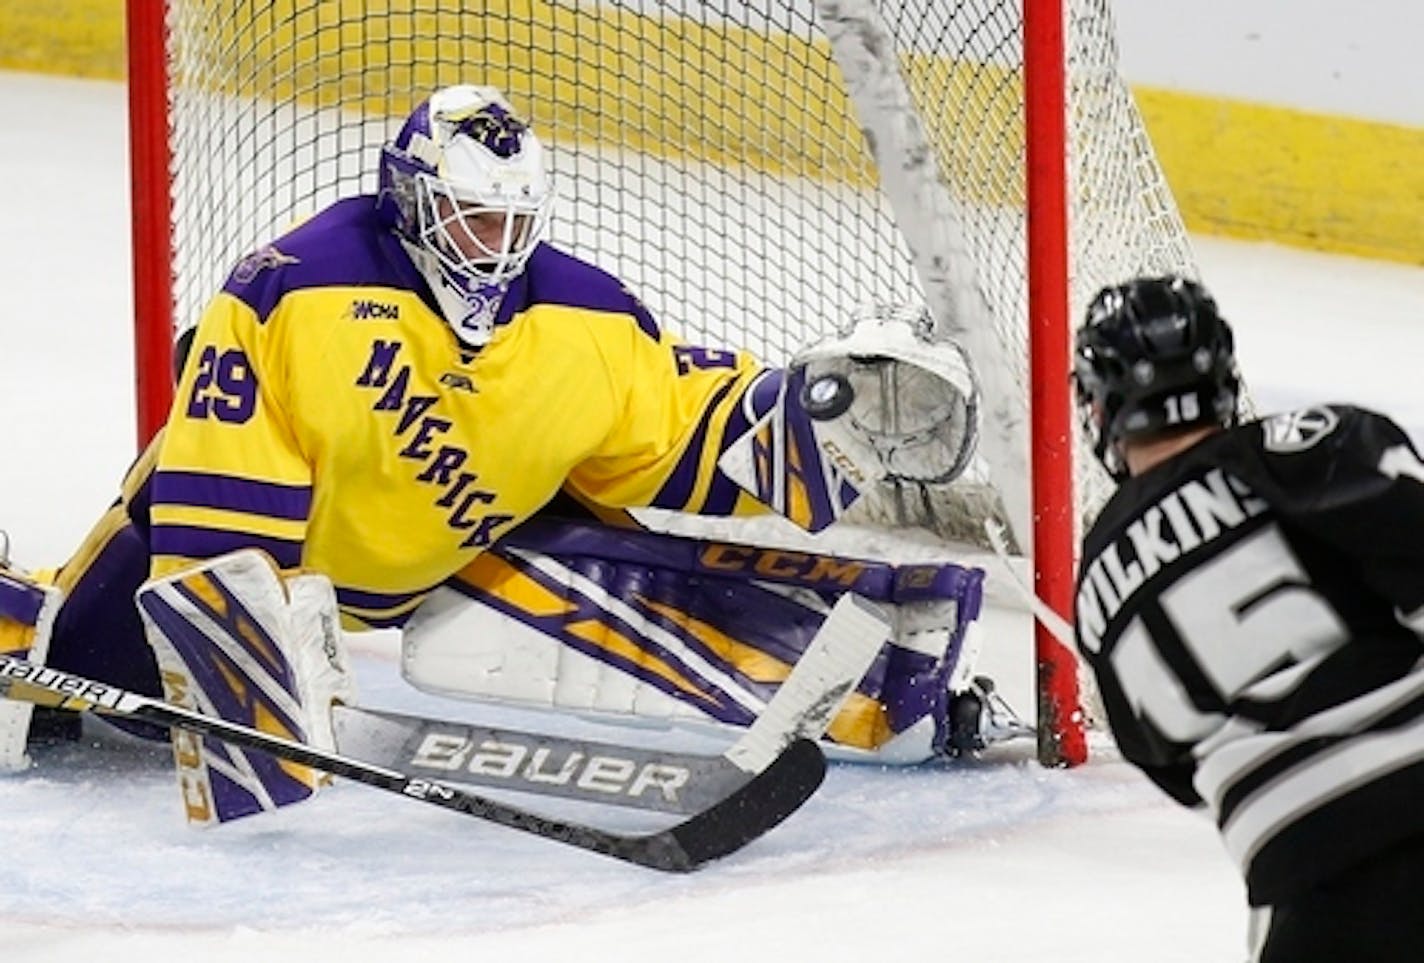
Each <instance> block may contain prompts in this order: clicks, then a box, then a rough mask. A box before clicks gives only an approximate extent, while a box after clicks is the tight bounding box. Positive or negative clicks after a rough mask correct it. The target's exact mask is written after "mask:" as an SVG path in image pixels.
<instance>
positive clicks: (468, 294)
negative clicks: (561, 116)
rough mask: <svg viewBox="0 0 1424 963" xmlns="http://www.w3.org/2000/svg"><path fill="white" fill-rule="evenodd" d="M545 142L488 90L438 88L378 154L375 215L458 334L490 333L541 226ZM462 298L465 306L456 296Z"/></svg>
mask: <svg viewBox="0 0 1424 963" xmlns="http://www.w3.org/2000/svg"><path fill="white" fill-rule="evenodd" d="M553 197H554V194H553V189H552V186H551V182H550V178H549V173H548V171H547V170H546V168H545V163H544V148H543V145H541V144H540V143H539V139H538V138H537V137H535V136H534V134H533V132H532V131H530V129H529V127H528V125H527V124H526V123H525V122H524V121H523V120H522V119H520V117H519V116H518V115H517V114H515V112H514V109H513V108H512V107H510V105H509V103H508V102H507V101H505V99H504V98H503V97H502V96H501V95H500V93H499V92H498V91H497V90H495V89H494V88H493V87H477V86H472V85H468V84H465V85H460V86H454V87H445V88H442V89H440V90H437V91H436V92H435V93H434V94H432V95H431V96H430V99H429V100H427V101H425V102H424V103H422V104H420V105H419V106H418V107H416V108H415V110H414V111H413V112H412V113H411V115H410V117H409V118H407V120H406V122H405V124H404V125H403V126H402V127H401V129H400V133H398V134H397V135H396V137H395V140H393V141H391V142H390V143H389V144H387V145H386V146H385V147H384V148H383V149H382V151H381V162H380V195H379V199H378V201H377V205H378V207H377V209H378V211H379V212H380V215H381V217H382V218H383V219H384V220H385V221H386V223H387V224H389V225H390V226H391V228H392V229H393V230H394V231H395V232H396V234H397V235H399V236H400V237H401V239H402V240H404V241H405V242H406V244H407V246H408V248H409V249H411V250H412V252H413V254H415V255H416V262H417V265H418V266H419V267H421V268H422V270H423V271H425V273H426V274H427V277H428V278H429V277H430V275H431V273H432V270H433V271H435V272H438V277H436V278H431V281H432V285H431V286H432V288H433V289H434V290H435V293H436V295H437V297H440V296H441V295H442V294H446V295H448V293H449V292H446V291H445V290H444V285H442V284H441V283H439V282H440V281H441V280H443V281H444V283H445V284H446V285H449V287H450V288H452V289H453V291H454V292H455V294H457V295H458V301H457V302H456V303H454V304H452V303H450V301H449V300H448V298H447V297H441V298H440V300H441V306H442V308H443V309H444V311H445V315H446V317H447V318H448V319H449V320H450V322H451V325H452V326H453V327H454V328H455V332H456V334H457V335H459V336H460V338H461V339H462V340H464V341H466V342H468V343H472V344H482V343H484V342H485V341H486V340H488V336H489V327H490V324H491V317H492V314H493V312H492V311H491V310H490V309H489V306H490V305H495V306H497V304H498V301H499V298H500V296H501V295H502V293H503V290H504V288H505V287H507V285H508V283H509V281H510V280H511V279H513V278H514V277H516V276H517V275H518V274H519V273H520V272H521V271H522V270H523V269H524V265H525V263H526V262H527V261H528V260H529V256H530V255H531V254H533V253H534V249H535V247H536V246H537V245H538V243H539V241H540V239H541V238H542V237H543V235H544V232H545V229H546V228H547V226H548V219H549V209H550V207H551V205H552V203H553ZM460 302H463V303H460Z"/></svg>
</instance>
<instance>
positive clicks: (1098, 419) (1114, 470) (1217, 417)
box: [1073, 274, 1240, 479]
mask: <svg viewBox="0 0 1424 963" xmlns="http://www.w3.org/2000/svg"><path fill="white" fill-rule="evenodd" d="M1073 381H1074V383H1075V385H1076V386H1077V394H1078V416H1079V419H1080V420H1081V421H1082V424H1083V428H1084V430H1085V431H1087V433H1088V437H1089V438H1090V439H1091V440H1092V442H1093V451H1094V453H1095V454H1096V455H1097V456H1098V460H1099V461H1101V462H1102V463H1103V465H1104V467H1106V468H1107V470H1108V472H1109V473H1110V474H1111V475H1112V476H1113V477H1114V478H1117V479H1121V478H1122V477H1124V476H1125V475H1126V474H1127V466H1126V465H1125V464H1124V463H1123V459H1122V454H1121V452H1120V450H1119V443H1120V442H1121V441H1122V440H1123V439H1127V438H1146V437H1151V436H1154V435H1161V434H1165V433H1169V432H1172V431H1175V430H1176V429H1178V428H1186V427H1191V426H1195V425H1202V424H1215V425H1230V424H1233V423H1234V422H1235V420H1236V399H1237V395H1238V393H1239V391H1240V379H1239V378H1238V377H1237V374H1236V358H1235V354H1234V351H1233V338H1232V335H1231V327H1230V325H1228V324H1227V323H1226V320H1225V319H1224V318H1222V317H1221V315H1220V314H1218V313H1217V309H1216V301H1215V300H1214V299H1213V298H1212V296H1211V295H1210V294H1209V293H1208V292H1207V290H1206V289H1205V288H1204V287H1202V286H1201V285H1200V284H1198V283H1197V282H1195V281H1192V280H1189V279H1187V278H1184V277H1180V276H1178V275H1170V274H1169V275H1165V276H1162V277H1139V278H1134V279H1133V280H1131V281H1128V282H1127V283H1126V284H1118V285H1112V286H1109V287H1106V288H1103V289H1102V290H1101V291H1099V292H1098V294H1097V296H1096V297H1094V298H1093V302H1092V304H1090V305H1089V306H1088V311H1087V317H1086V319H1085V320H1084V322H1083V326H1082V327H1081V328H1079V329H1078V335H1077V339H1076V342H1075V345H1074V358H1073Z"/></svg>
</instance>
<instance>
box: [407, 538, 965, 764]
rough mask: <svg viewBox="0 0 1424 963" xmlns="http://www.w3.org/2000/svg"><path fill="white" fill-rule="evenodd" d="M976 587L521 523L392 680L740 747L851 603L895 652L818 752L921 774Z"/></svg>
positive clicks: (909, 572)
mask: <svg viewBox="0 0 1424 963" xmlns="http://www.w3.org/2000/svg"><path fill="white" fill-rule="evenodd" d="M982 578H983V572H982V571H981V570H979V569H975V568H965V567H961V566H956V565H953V564H949V563H935V564H927V565H909V566H893V565H887V564H884V563H879V562H873V561H868V560H861V559H851V558H838V557H831V556H822V555H816V554H813V553H806V552H799V551H787V550H776V549H767V548H759V547H755V546H748V545H738V544H732V543H724V542H710V541H701V540H697V539H690V538H679V537H676V536H670V535H659V534H653V533H649V532H629V531H623V530H617V531H615V530H612V529H605V528H601V527H600V526H596V525H585V524H564V525H562V526H556V525H553V524H550V523H547V522H544V523H533V522H531V523H526V524H525V525H524V526H521V528H520V529H519V531H518V532H515V533H512V534H511V535H510V536H508V537H506V538H505V539H504V540H502V541H501V543H500V544H499V545H497V546H495V547H494V548H493V549H492V550H490V551H489V552H486V553H485V554H484V555H482V556H480V557H479V558H477V559H476V560H475V562H474V563H473V564H472V565H471V566H470V567H469V568H467V569H466V570H465V571H464V572H462V573H461V574H460V575H459V576H457V577H456V578H455V579H452V580H451V582H450V583H449V586H448V587H446V588H442V589H441V590H439V591H437V592H436V593H434V594H433V595H432V597H431V598H430V599H429V600H428V601H426V602H425V603H423V604H422V605H421V606H420V608H419V609H417V610H416V612H415V614H414V616H413V617H412V619H411V620H410V621H409V622H408V623H407V624H406V626H405V632H404V635H403V649H402V670H403V672H404V674H405V677H406V679H407V680H408V681H409V682H411V683H412V684H413V685H415V686H416V687H417V688H420V689H423V690H425V691H427V692H432V693H435V694H438V695H445V696H450V697H454V698H461V699H476V700H486V701H498V702H507V703H514V704H522V705H526V706H533V707H540V708H545V709H551V710H556V711H562V712H569V713H576V714H585V713H586V714H591V715H594V716H596V717H597V718H599V719H601V720H603V721H609V722H620V721H621V722H625V723H631V724H637V723H639V722H640V721H641V722H642V724H645V725H646V724H650V723H654V722H662V723H673V724H674V725H675V726H677V727H679V728H686V729H687V730H689V731H690V732H692V733H694V734H696V733H697V732H698V731H699V730H716V731H717V732H718V734H720V735H727V734H735V733H736V732H737V731H738V730H740V729H741V728H743V727H746V726H748V725H750V724H751V722H752V721H754V720H755V719H756V718H757V715H758V713H759V712H760V710H761V708H762V707H763V706H764V705H765V704H766V702H767V701H769V700H770V699H771V697H772V696H773V695H774V694H775V692H776V691H777V689H778V687H779V684H780V682H781V680H783V679H784V678H786V677H787V675H788V674H789V673H790V671H791V668H792V666H793V665H794V664H795V663H796V661H797V659H798V658H799V656H800V653H801V652H802V651H803V650H804V649H805V647H806V645H807V644H808V642H809V641H810V639H811V638H813V637H814V635H815V633H816V631H817V630H818V629H819V627H820V625H821V623H822V621H823V620H824V618H825V614H826V612H827V611H828V610H829V608H830V601H833V600H834V599H835V598H838V597H839V595H841V594H843V593H844V592H846V591H853V592H856V593H857V594H859V595H861V596H863V597H865V598H869V599H872V600H873V601H875V602H877V603H879V604H880V605H881V606H882V607H884V608H886V609H887V610H888V611H889V612H890V614H891V618H892V620H893V624H894V630H895V635H894V637H893V639H892V640H891V643H890V644H888V645H886V646H885V647H884V649H883V650H882V651H881V653H880V654H879V655H878V656H877V657H876V658H875V661H874V662H873V664H872V665H871V667H870V669H869V671H868V672H867V673H866V675H865V677H864V678H863V679H862V680H861V682H860V684H859V686H858V687H857V691H856V692H855V693H854V694H853V695H852V696H851V697H850V699H849V700H848V701H847V703H846V704H845V706H844V707H842V709H841V711H840V713H839V714H838V715H837V716H836V717H835V719H834V720H833V721H832V722H831V724H830V727H829V729H828V731H827V740H826V745H827V748H828V749H830V750H837V751H838V752H839V754H840V755H841V756H843V757H846V758H867V759H874V760H875V761H878V762H896V763H899V762H919V761H922V760H924V759H927V758H930V757H932V756H934V755H937V754H940V753H942V752H944V751H945V750H946V748H947V746H948V734H949V731H950V725H951V719H950V717H949V704H950V692H949V687H950V686H951V685H952V684H964V683H963V682H962V681H961V680H963V679H964V678H965V676H966V675H967V667H966V666H965V665H964V661H965V658H964V657H965V652H964V651H963V650H964V642H965V630H966V629H967V627H968V626H969V624H970V623H971V622H972V621H973V619H974V618H975V617H976V616H977V615H978V612H979V598H980V591H981V586H982ZM828 600H829V601H828ZM957 669H959V670H960V671H956V670H957Z"/></svg>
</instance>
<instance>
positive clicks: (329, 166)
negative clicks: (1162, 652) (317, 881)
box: [128, 0, 1194, 764]
mask: <svg viewBox="0 0 1424 963" xmlns="http://www.w3.org/2000/svg"><path fill="white" fill-rule="evenodd" d="M128 7H129V44H130V116H131V121H130V133H131V149H132V164H133V185H134V186H133V210H134V227H133V249H134V283H135V304H136V320H135V332H136V338H137V341H138V344H137V353H138V357H139V358H140V359H142V360H141V364H140V365H139V369H138V372H137V388H138V411H139V420H140V424H139V428H138V432H139V440H140V442H144V441H146V440H147V439H148V438H149V437H151V435H152V433H153V432H154V431H155V430H156V429H157V427H158V426H159V425H160V424H161V422H162V420H163V419H164V417H165V416H166V413H167V407H168V404H169V392H170V372H171V360H170V359H171V348H170V346H171V341H172V338H173V335H174V333H175V329H181V328H183V327H186V326H188V325H191V324H192V323H194V322H195V321H196V318H197V315H198V313H199V312H200V310H201V308H202V305H203V302H204V301H205V300H206V298H207V297H209V296H210V295H211V294H212V292H213V291H215V290H216V289H217V287H218V286H219V285H220V284H221V281H222V278H223V276H224V275H225V274H226V272H227V270H228V269H229V267H230V266H231V265H232V264H233V263H234V262H235V261H236V259H237V258H238V257H240V256H241V255H242V254H243V253H245V252H246V251H247V250H249V249H250V248H251V247H252V246H254V245H256V244H257V243H260V242H261V241H263V240H265V239H267V238H269V237H270V236H272V235H273V234H275V233H276V232H278V231H280V230H281V229H282V228H283V227H285V226H286V225H287V224H289V223H290V222H291V221H292V220H294V219H295V218H298V217H301V216H303V215H305V214H308V213H310V212H312V211H314V210H315V209H317V208H319V207H320V206H322V205H324V204H326V203H329V202H330V201H332V200H334V199H336V198H337V197H338V196H345V195H349V194H353V193H357V192H362V191H364V192H370V191H372V190H373V189H374V186H375V185H374V178H375V159H376V150H377V148H378V147H379V145H380V144H381V143H382V142H383V141H384V140H385V139H387V138H388V137H389V136H390V135H391V134H392V133H393V131H394V129H395V125H397V124H398V123H399V120H400V119H401V118H402V117H403V116H404V115H405V114H406V113H407V112H408V111H409V110H410V108H411V107H412V106H413V104H414V102H415V101H416V100H417V99H418V98H419V97H420V96H421V95H423V94H424V93H426V92H428V91H429V90H430V89H431V88H432V87H434V86H438V85H441V84H448V83H456V82H479V83H490V84H493V85H495V86H498V87H501V88H503V89H504V90H506V91H507V92H508V94H509V95H510V97H511V99H512V100H513V101H514V103H515V104H516V106H517V107H518V108H519V109H520V110H521V111H522V112H523V113H525V114H526V115H527V116H529V117H530V118H531V119H532V121H533V123H534V126H535V128H536V130H538V131H539V133H540V134H541V136H542V137H543V138H544V139H545V140H546V142H547V143H549V144H550V146H551V157H552V163H553V167H554V173H555V177H556V180H557V182H558V185H559V186H558V189H559V193H560V201H559V204H558V206H557V208H556V212H555V220H554V222H553V225H552V240H553V241H554V242H555V243H557V244H559V245H560V246H562V247H565V248H567V249H571V250H573V251H574V252H576V253H578V254H580V255H582V256H585V257H588V258H589V259H591V260H593V261H595V262H596V263H599V264H601V265H602V266H604V267H606V268H608V269H609V270H612V271H613V272H614V273H616V274H618V275H619V276H620V277H622V278H624V279H625V280H627V281H628V282H629V284H630V285H631V286H632V287H633V288H634V289H635V290H637V291H638V293H639V294H640V296H641V297H642V298H643V299H644V300H645V301H646V302H647V303H648V304H649V306H650V308H651V309H652V310H653V311H654V313H655V314H656V315H658V316H659V317H660V318H661V319H662V320H663V321H664V323H666V324H667V325H669V326H670V327H672V328H673V329H675V330H678V331H680V332H681V333H683V334H684V335H685V336H687V337H689V338H692V339H698V338H706V339H708V340H710V341H712V342H714V343H731V344H738V345H742V346H745V347H747V348H749V349H751V350H754V351H756V352H758V353H759V354H761V355H762V356H763V357H765V358H766V359H767V360H768V361H771V362H780V361H784V360H785V359H786V357H787V356H789V354H790V353H791V352H792V351H794V350H795V349H797V348H798V347H801V346H803V345H805V344H807V343H810V342H811V341H814V340H815V339H817V338H819V337H822V336H824V335H825V334H827V333H828V332H830V331H833V330H834V329H835V328H836V327H837V326H838V325H839V324H840V323H841V321H842V319H843V318H844V317H845V316H846V315H847V313H848V312H849V311H850V310H851V309H852V308H854V307H856V306H858V305H862V304H865V303H868V302H897V301H906V300H915V301H919V302H922V303H926V304H927V305H928V306H929V307H930V309H931V311H932V312H933V313H934V315H935V317H936V320H937V322H938V323H939V328H940V330H941V332H943V333H945V334H946V335H948V336H953V337H956V338H957V339H959V340H962V341H964V342H965V343H966V346H967V347H968V349H969V352H970V355H971V357H972V358H973V360H974V362H975V364H976V367H977V369H978V371H979V374H980V380H981V383H982V385H983V388H984V395H985V397H984V402H985V404H984V409H985V415H986V418H985V431H984V444H983V445H982V446H981V450H982V452H983V454H982V456H981V457H980V458H979V459H978V460H977V463H976V465H975V466H974V468H973V469H972V470H971V473H970V475H969V477H968V478H966V480H965V481H964V482H963V483H962V484H960V485H957V486H956V487H955V490H954V492H952V493H951V494H950V495H949V496H948V497H947V498H946V499H944V500H941V498H940V495H939V494H935V495H934V497H932V498H931V497H925V496H926V493H923V492H910V493H906V492H903V491H895V492H892V493H890V494H889V495H888V496H887V497H886V499H885V501H884V505H888V506H890V507H889V508H887V509H885V511H887V512H889V513H890V514H891V515H892V516H894V517H893V518H892V519H891V520H892V521H896V520H898V521H899V522H901V523H914V524H919V525H922V526H926V527H930V528H932V529H934V530H935V531H936V532H938V533H939V534H941V535H942V536H943V537H944V538H946V539H949V540H953V541H956V542H958V541H965V542H982V523H983V521H984V519H985V518H986V517H999V518H1002V519H1003V520H1005V521H1007V522H1008V523H1009V528H1010V530H1011V532H1012V535H1013V538H1014V543H1015V545H1016V546H1017V547H1018V549H1019V551H1020V552H1021V553H1022V554H1023V555H1024V556H1025V557H1028V558H1031V559H1032V560H1033V573H1034V577H1033V584H1034V588H1035V591H1036V592H1037V593H1038V594H1039V596H1040V597H1041V598H1043V599H1044V600H1045V601H1046V602H1047V603H1048V604H1049V605H1050V606H1051V607H1052V608H1053V609H1054V610H1056V611H1058V612H1060V613H1062V614H1065V615H1066V614H1068V612H1069V610H1070V608H1071V587H1072V577H1073V559H1074V554H1075V550H1076V540H1077V532H1078V530H1079V526H1080V525H1081V523H1082V520H1083V519H1084V518H1085V517H1087V516H1088V515H1090V513H1091V512H1092V510H1093V507H1094V506H1095V505H1097V504H1100V503H1101V500H1102V498H1103V497H1104V496H1105V494H1106V493H1107V491H1109V485H1108V483H1107V482H1106V480H1105V478H1104V477H1103V476H1102V475H1101V472H1100V471H1099V470H1098V469H1097V466H1096V464H1095V463H1094V462H1093V460H1092V459H1091V457H1083V454H1082V452H1081V451H1079V450H1077V448H1078V446H1077V445H1075V443H1074V441H1073V433H1072V431H1071V428H1070V402H1069V398H1068V380H1067V370H1068V338H1069V333H1070V330H1071V327H1072V323H1073V319H1074V318H1075V317H1076V316H1078V314H1079V313H1081V311H1082V309H1083V307H1084V306H1085V304H1086V301H1087V299H1088V298H1089V297H1091V295H1092V293H1093V292H1094V291H1095V290H1096V289H1097V288H1098V287H1099V286H1101V285H1102V284H1105V283H1109V282H1115V281H1119V280H1122V279H1124V278H1126V277H1128V276H1130V275H1132V274H1135V273H1139V272H1143V271H1164V270H1182V271H1186V272H1188V273H1194V268H1193V264H1192V259H1191V254H1190V248H1189V245H1188V242H1187V239H1186V235H1185V232H1184V230H1183V228H1182V225H1181V222H1180V218H1179V217H1178V215H1177V211H1176V208H1175V205H1174V203H1173V201H1172V198H1171V195H1170V192H1169V191H1168V190H1167V187H1166V184H1165V182H1164V180H1163V178H1162V175H1161V172H1160V169H1159V168H1158V166H1157V164H1156V160H1155V158H1154V156H1153V154H1152V149H1151V145H1150V143H1149V141H1148V139H1147V136H1146V133H1145V131H1144V130H1143V127H1142V124H1141V120H1140V118H1139V116H1138V113H1137V110H1136V107H1135V105H1134V103H1133V101H1132V97H1131V94H1130V92H1129V91H1128V88H1127V87H1126V85H1125V84H1124V82H1123V81H1122V78H1121V77H1120V75H1119V73H1118V70H1117V55H1116V40H1115V36H1114V27H1113V22H1112V17H1111V10H1110V7H1109V2H1108V0H958V2H955V3H944V2H943V0H894V2H891V0H758V2H755V3H754V2H752V0H744V2H737V0H734V2H731V3H727V2H719V3H715V4H713V3H710V2H704V0H579V2H539V0H482V2H480V3H466V4H461V3H458V2H448V0H368V2H365V3H350V2H345V0H167V2H166V4H161V3H157V2H152V0H129V4H128ZM872 34H873V35H874V36H875V37H876V38H878V40H877V42H876V43H874V44H868V43H866V37H868V36H870V35H872ZM882 41H883V43H882ZM1030 332H1032V333H1031V334H1030ZM883 514H884V512H882V515H883ZM881 520H882V521H883V518H882V519H881ZM1035 654H1036V655H1035V658H1036V662H1037V668H1038V678H1039V686H1038V692H1039V700H1038V701H1039V705H1038V707H1037V709H1038V713H1037V718H1038V720H1039V730H1040V740H1039V754H1040V758H1041V759H1042V760H1043V761H1044V762H1045V763H1048V764H1075V763H1077V762H1081V761H1082V759H1083V758H1084V756H1085V753H1086V744H1085V739H1084V735H1083V729H1082V715H1081V713H1080V712H1079V710H1078V691H1077V668H1076V661H1075V660H1074V658H1073V656H1072V654H1071V653H1070V652H1068V651H1067V650H1066V649H1065V648H1064V647H1063V646H1062V645H1061V644H1059V643H1058V642H1057V641H1056V640H1054V639H1053V638H1052V637H1051V636H1049V635H1048V634H1046V633H1045V632H1043V631H1042V630H1041V629H1040V630H1039V637H1038V639H1037V642H1036V645H1035Z"/></svg>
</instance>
